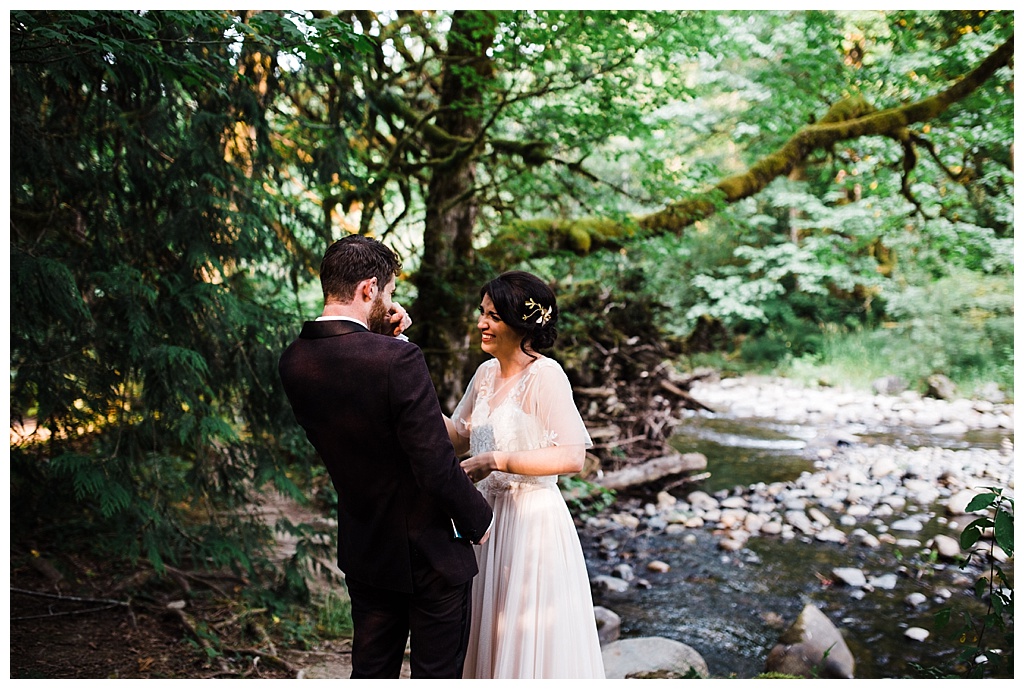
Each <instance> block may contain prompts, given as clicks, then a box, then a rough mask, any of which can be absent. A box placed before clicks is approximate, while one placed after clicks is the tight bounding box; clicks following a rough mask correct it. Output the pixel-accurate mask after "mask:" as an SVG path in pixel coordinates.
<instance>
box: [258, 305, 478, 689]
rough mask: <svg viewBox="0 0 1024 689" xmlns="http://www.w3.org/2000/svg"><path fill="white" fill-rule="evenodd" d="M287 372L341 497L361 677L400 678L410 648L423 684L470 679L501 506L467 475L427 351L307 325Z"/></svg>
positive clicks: (355, 329)
mask: <svg viewBox="0 0 1024 689" xmlns="http://www.w3.org/2000/svg"><path fill="white" fill-rule="evenodd" d="M278 370H279V373H280V375H281V381H282V383H283V385H284V390H285V393H286V394H287V396H288V399H289V401H290V402H291V405H292V410H293V411H294V412H295V417H296V420H297V421H298V422H299V425H301V426H302V428H303V429H304V430H305V431H306V437H307V438H309V441H310V442H311V443H312V445H313V447H314V448H316V451H317V453H318V454H319V455H320V458H321V459H322V460H323V462H324V464H325V465H326V467H327V470H328V472H329V473H330V475H331V480H332V482H333V484H334V487H335V490H337V492H338V567H339V568H341V570H342V571H343V572H344V573H345V578H346V582H347V585H348V589H349V595H350V597H351V599H352V621H353V626H354V629H353V649H352V665H353V671H352V677H353V678H359V677H381V678H395V677H398V676H399V673H400V670H401V664H402V657H403V654H404V652H405V645H406V639H408V640H409V644H410V665H411V670H412V676H413V677H434V678H457V677H461V675H462V663H463V659H464V656H465V649H466V642H467V640H468V626H469V587H470V582H471V581H472V578H473V576H474V575H475V574H476V572H477V565H476V557H475V555H474V553H473V548H472V545H471V542H472V543H477V542H479V540H480V539H481V538H482V537H483V536H484V534H485V533H486V531H487V529H488V528H489V526H490V522H491V508H490V506H488V504H487V501H486V500H485V499H484V497H483V496H482V495H481V494H480V493H479V491H477V489H476V487H475V486H473V483H472V482H471V481H470V480H469V478H468V477H467V476H466V474H465V472H464V471H463V470H462V467H461V466H459V461H458V459H457V458H456V456H455V450H454V449H453V448H452V444H451V441H450V440H449V438H448V431H447V429H446V427H445V424H444V419H443V418H442V416H441V409H440V405H439V404H438V400H437V393H436V392H435V390H434V386H433V383H432V382H431V379H430V375H429V373H428V371H427V366H426V362H425V360H424V358H423V354H422V353H421V352H420V350H419V347H417V346H416V345H415V344H412V343H411V342H406V341H403V340H399V339H395V338H392V337H387V336H385V335H377V334H375V333H371V332H370V331H368V330H367V329H366V328H365V327H363V326H362V325H360V324H358V323H354V322H352V321H347V320H323V321H308V322H306V323H305V324H304V325H303V327H302V332H301V334H300V335H299V337H298V339H296V340H295V341H294V342H293V343H292V344H291V345H289V347H288V348H287V349H286V350H285V352H284V354H282V356H281V360H280V362H279V366H278ZM453 526H454V527H457V529H458V532H459V534H460V535H461V536H462V537H461V538H456V537H455V535H454V534H453Z"/></svg>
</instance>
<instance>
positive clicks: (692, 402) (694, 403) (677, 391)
mask: <svg viewBox="0 0 1024 689" xmlns="http://www.w3.org/2000/svg"><path fill="white" fill-rule="evenodd" d="M660 384H661V387H662V389H663V390H667V391H669V392H671V393H672V394H673V395H675V396H676V397H679V398H680V399H682V400H683V401H684V402H686V406H687V407H689V408H690V409H702V410H704V411H709V412H712V413H714V411H715V410H714V409H712V408H711V407H709V406H708V405H706V404H704V403H703V402H701V401H700V400H697V399H694V397H693V395H691V394H690V393H688V392H687V391H686V390H683V389H682V388H681V387H679V386H678V385H675V384H674V383H671V382H669V381H667V380H662V381H661V383H660Z"/></svg>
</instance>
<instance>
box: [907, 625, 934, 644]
mask: <svg viewBox="0 0 1024 689" xmlns="http://www.w3.org/2000/svg"><path fill="white" fill-rule="evenodd" d="M928 634H929V632H928V630H927V629H922V628H921V627H911V628H910V629H908V630H907V631H905V632H903V636H905V637H907V638H908V639H913V640H914V641H924V640H925V639H927V638H928Z"/></svg>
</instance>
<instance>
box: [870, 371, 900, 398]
mask: <svg viewBox="0 0 1024 689" xmlns="http://www.w3.org/2000/svg"><path fill="white" fill-rule="evenodd" d="M871 387H872V389H873V390H874V391H875V392H877V393H878V394H879V395H898V394H900V393H901V392H903V391H904V390H906V389H907V381H905V380H903V379H902V378H900V377H899V376H883V377H882V378H876V379H875V380H874V381H873V382H872V383H871Z"/></svg>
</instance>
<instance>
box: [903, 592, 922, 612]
mask: <svg viewBox="0 0 1024 689" xmlns="http://www.w3.org/2000/svg"><path fill="white" fill-rule="evenodd" d="M903 600H904V602H905V603H906V604H907V606H909V607H911V608H917V607H920V606H921V605H924V603H925V601H927V600H928V596H926V595H924V594H923V593H921V592H920V591H914V592H913V593H911V594H909V595H907V597H906V598H904V599H903Z"/></svg>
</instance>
